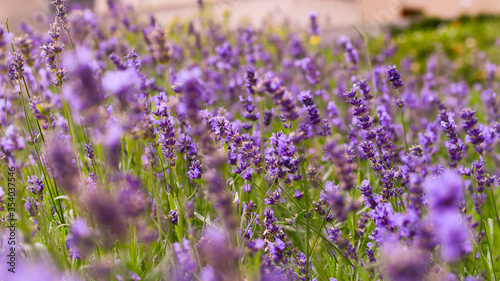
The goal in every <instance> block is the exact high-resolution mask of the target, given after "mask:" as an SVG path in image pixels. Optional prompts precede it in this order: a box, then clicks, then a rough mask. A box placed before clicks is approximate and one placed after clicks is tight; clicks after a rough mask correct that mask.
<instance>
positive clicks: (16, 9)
mask: <svg viewBox="0 0 500 281" xmlns="http://www.w3.org/2000/svg"><path fill="white" fill-rule="evenodd" d="M71 1H78V0H71ZM86 1H88V0H86ZM124 1H126V2H128V3H131V4H132V5H133V6H134V7H136V9H137V10H139V11H140V12H141V13H142V14H144V15H147V14H149V13H154V14H155V15H157V18H158V19H159V20H160V21H169V20H171V19H172V18H174V17H181V18H187V17H190V16H192V15H193V14H194V13H195V12H196V11H197V10H198V6H197V0H124ZM0 2H1V4H2V8H1V9H0V22H2V23H3V22H5V19H6V18H7V17H8V18H9V22H10V25H11V26H12V27H14V26H17V25H18V24H19V23H20V22H21V21H25V22H28V23H31V24H32V25H35V26H36V25H40V23H39V21H37V16H39V15H50V14H52V11H51V8H50V6H49V4H48V3H49V2H50V0H0ZM204 2H205V3H207V4H206V5H207V6H210V7H212V8H213V10H214V12H215V14H216V16H218V17H221V16H222V14H223V12H224V11H226V10H230V11H231V14H232V16H231V18H230V25H231V26H235V24H236V23H237V22H239V21H241V20H242V19H247V20H248V21H249V22H250V23H252V24H254V25H257V26H258V25H259V24H260V23H261V22H262V19H263V18H265V17H271V18H273V19H274V20H276V21H281V20H283V19H285V18H289V19H290V20H291V21H292V22H294V23H295V24H297V25H300V27H301V28H306V27H307V25H308V14H309V13H310V12H311V11H317V12H318V13H319V21H320V26H321V27H322V29H324V30H328V29H339V28H350V26H351V25H353V24H354V25H358V26H359V25H361V23H362V21H363V11H364V15H365V19H366V22H367V24H368V26H369V27H370V29H373V30H376V29H377V28H378V27H380V26H383V25H385V24H388V23H400V22H402V21H403V20H402V19H401V17H400V11H401V9H402V8H403V7H412V8H417V9H421V10H422V11H424V12H425V14H427V15H431V16H439V17H446V18H449V17H456V16H459V15H461V14H477V13H480V12H495V13H500V0H205V1H204ZM361 3H362V4H363V5H361ZM95 8H96V11H97V12H104V11H105V10H106V0H95ZM38 18H39V17H38Z"/></svg>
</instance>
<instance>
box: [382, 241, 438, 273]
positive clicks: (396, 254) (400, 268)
mask: <svg viewBox="0 0 500 281" xmlns="http://www.w3.org/2000/svg"><path fill="white" fill-rule="evenodd" d="M428 257H429V255H428V254H426V253H425V252H422V251H421V250H420V249H418V248H415V247H413V248H405V247H403V246H402V245H400V244H395V242H387V243H386V244H385V245H384V247H383V256H382V263H383V269H384V272H385V274H386V276H387V278H388V279H389V280H398V281H419V280H423V279H424V275H425V274H426V273H427V259H428Z"/></svg>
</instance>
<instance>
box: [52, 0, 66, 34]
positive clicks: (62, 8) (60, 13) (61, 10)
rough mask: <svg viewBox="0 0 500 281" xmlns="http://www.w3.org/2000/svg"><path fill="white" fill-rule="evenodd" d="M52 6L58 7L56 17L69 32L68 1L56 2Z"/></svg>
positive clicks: (59, 0) (60, 0)
mask: <svg viewBox="0 0 500 281" xmlns="http://www.w3.org/2000/svg"><path fill="white" fill-rule="evenodd" d="M50 4H52V5H54V6H55V7H56V13H55V14H54V17H56V19H58V20H59V21H60V22H61V24H62V26H63V28H64V29H65V30H66V32H68V26H67V22H68V2H66V0H54V1H52V2H50Z"/></svg>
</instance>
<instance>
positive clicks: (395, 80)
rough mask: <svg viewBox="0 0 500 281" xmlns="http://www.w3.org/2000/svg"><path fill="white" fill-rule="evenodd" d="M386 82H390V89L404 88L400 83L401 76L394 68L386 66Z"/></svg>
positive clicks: (401, 82)
mask: <svg viewBox="0 0 500 281" xmlns="http://www.w3.org/2000/svg"><path fill="white" fill-rule="evenodd" d="M387 80H389V81H391V84H392V88H394V89H398V88H401V87H403V86H404V84H405V83H403V81H401V74H399V72H398V70H397V69H396V66H395V65H393V66H387Z"/></svg>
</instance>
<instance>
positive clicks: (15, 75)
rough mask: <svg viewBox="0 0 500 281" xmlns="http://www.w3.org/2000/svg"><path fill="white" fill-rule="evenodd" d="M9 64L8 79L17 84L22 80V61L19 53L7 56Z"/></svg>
mask: <svg viewBox="0 0 500 281" xmlns="http://www.w3.org/2000/svg"><path fill="white" fill-rule="evenodd" d="M9 56H10V64H9V73H8V74H9V79H10V80H11V81H13V82H18V81H19V80H21V79H22V78H23V75H24V60H23V57H22V55H21V53H18V52H15V53H14V54H9Z"/></svg>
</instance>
